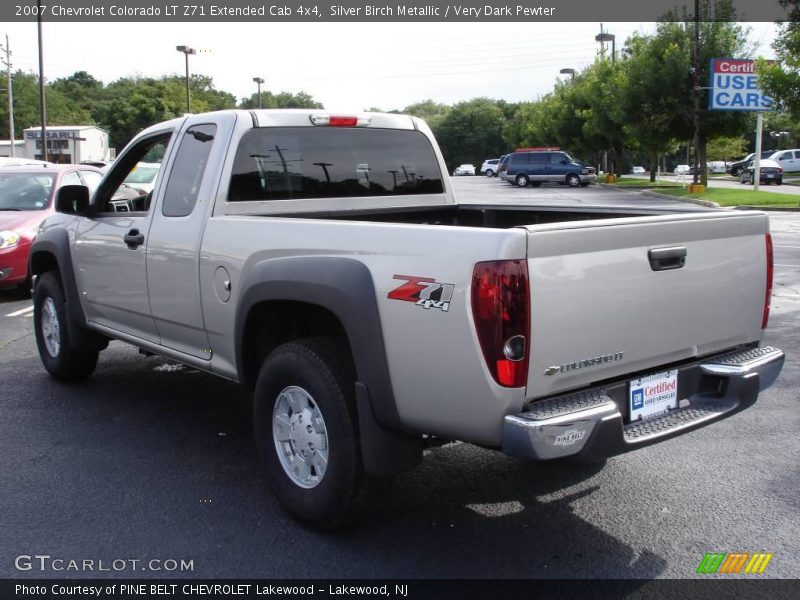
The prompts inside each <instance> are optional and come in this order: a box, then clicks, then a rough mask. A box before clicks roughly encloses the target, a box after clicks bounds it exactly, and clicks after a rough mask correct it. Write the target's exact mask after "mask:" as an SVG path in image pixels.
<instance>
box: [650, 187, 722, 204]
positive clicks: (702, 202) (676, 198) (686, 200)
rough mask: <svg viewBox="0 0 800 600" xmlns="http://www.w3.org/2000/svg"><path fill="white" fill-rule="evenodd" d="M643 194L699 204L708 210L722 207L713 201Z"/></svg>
mask: <svg viewBox="0 0 800 600" xmlns="http://www.w3.org/2000/svg"><path fill="white" fill-rule="evenodd" d="M642 193H643V194H645V195H647V196H655V197H656V198H669V199H670V200H677V201H679V202H687V203H689V204H697V205H698V206H705V207H706V208H720V205H719V204H718V203H717V202H712V201H711V200H699V199H697V198H688V197H686V196H668V195H667V194H659V193H658V192H654V191H653V190H643V191H642Z"/></svg>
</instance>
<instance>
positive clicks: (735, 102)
mask: <svg viewBox="0 0 800 600" xmlns="http://www.w3.org/2000/svg"><path fill="white" fill-rule="evenodd" d="M710 71H711V86H710V91H711V93H710V94H709V96H708V108H709V110H745V111H765V110H770V109H771V108H772V105H773V100H772V98H770V97H769V96H766V95H764V92H762V91H761V90H760V89H759V88H758V73H756V61H754V60H746V59H739V58H712V59H711V69H710Z"/></svg>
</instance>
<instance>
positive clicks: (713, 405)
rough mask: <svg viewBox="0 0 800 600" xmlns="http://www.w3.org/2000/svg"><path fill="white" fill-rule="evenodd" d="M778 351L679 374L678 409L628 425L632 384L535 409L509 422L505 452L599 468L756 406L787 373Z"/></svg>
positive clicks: (748, 353)
mask: <svg viewBox="0 0 800 600" xmlns="http://www.w3.org/2000/svg"><path fill="white" fill-rule="evenodd" d="M783 362H784V354H783V352H782V351H781V350H778V349H777V348H772V347H770V346H767V347H764V348H749V349H745V350H737V351H734V352H728V353H725V354H721V355H718V356H714V357H710V358H706V359H703V360H701V361H697V362H695V363H691V364H689V365H684V366H682V367H679V368H678V381H679V384H678V398H679V405H678V407H677V408H675V409H673V410H670V411H669V412H667V413H666V414H663V415H660V416H658V417H655V418H653V419H648V420H646V421H636V422H633V423H625V420H626V418H627V414H628V408H627V397H628V391H627V386H628V383H627V381H620V382H617V383H613V384H610V385H607V386H604V387H598V388H593V389H589V390H583V391H581V392H576V393H573V394H567V395H564V396H558V397H555V398H550V399H546V400H541V401H537V402H532V403H530V404H529V405H528V406H527V407H526V410H524V411H523V412H521V413H517V414H514V415H508V416H506V417H505V420H504V423H503V438H502V439H503V442H502V443H503V452H505V453H506V454H509V455H512V456H520V457H523V458H530V459H534V460H550V459H553V458H562V457H566V456H573V457H575V458H577V459H578V460H583V461H595V460H600V459H603V458H606V457H608V456H613V455H615V454H621V453H623V452H629V451H630V450H635V449H636V448H640V447H643V446H647V445H650V444H653V443H656V442H660V441H663V440H666V439H669V438H672V437H675V436H676V435H680V434H682V433H686V432H688V431H691V430H693V429H697V428H698V427H701V426H703V425H706V424H708V423H711V422H713V421H718V420H721V419H723V418H726V417H729V416H731V415H733V414H735V413H737V412H739V411H741V410H744V409H745V408H747V407H749V406H751V405H752V404H753V403H755V401H756V399H757V397H758V394H759V392H761V391H763V390H765V389H767V388H768V387H769V386H770V385H772V384H773V383H774V382H775V380H776V379H777V377H778V374H779V373H780V371H781V368H782V367H783Z"/></svg>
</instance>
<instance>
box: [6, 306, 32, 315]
mask: <svg viewBox="0 0 800 600" xmlns="http://www.w3.org/2000/svg"><path fill="white" fill-rule="evenodd" d="M29 312H33V305H31V306H28V307H27V308H23V309H21V310H15V311H14V312H12V313H8V314H7V315H6V316H7V317H19V316H20V315H24V314H25V313H29Z"/></svg>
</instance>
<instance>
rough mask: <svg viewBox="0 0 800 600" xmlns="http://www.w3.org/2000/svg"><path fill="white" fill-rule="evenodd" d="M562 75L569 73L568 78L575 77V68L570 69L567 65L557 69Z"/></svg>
mask: <svg viewBox="0 0 800 600" xmlns="http://www.w3.org/2000/svg"><path fill="white" fill-rule="evenodd" d="M559 73H561V74H562V75H569V78H570V79H575V69H570V68H569V67H565V68H563V69H561V70H560V71H559Z"/></svg>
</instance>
